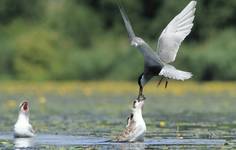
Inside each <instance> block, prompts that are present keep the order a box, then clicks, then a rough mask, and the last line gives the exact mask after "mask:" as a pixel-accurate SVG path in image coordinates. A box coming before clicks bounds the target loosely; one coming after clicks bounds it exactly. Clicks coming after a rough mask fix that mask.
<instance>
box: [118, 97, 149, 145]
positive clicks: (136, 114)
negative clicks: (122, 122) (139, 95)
mask: <svg viewBox="0 0 236 150" xmlns="http://www.w3.org/2000/svg"><path fill="white" fill-rule="evenodd" d="M143 105H144V101H143V100H142V101H140V100H134V102H133V108H132V110H133V111H132V113H131V114H130V116H129V117H128V119H127V125H126V128H125V129H124V131H123V132H122V133H121V134H120V135H119V136H118V137H116V139H115V141H117V142H136V141H139V142H142V141H144V134H145V132H146V124H145V121H144V120H143V116H142V109H143Z"/></svg>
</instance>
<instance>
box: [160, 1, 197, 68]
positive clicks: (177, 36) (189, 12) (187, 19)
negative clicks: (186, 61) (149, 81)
mask: <svg viewBox="0 0 236 150" xmlns="http://www.w3.org/2000/svg"><path fill="white" fill-rule="evenodd" d="M196 4H197V2H196V1H191V2H190V3H189V4H188V5H187V6H186V7H185V8H184V9H183V10H182V11H181V12H180V13H179V14H178V15H177V16H176V17H174V19H172V20H171V22H170V23H169V24H168V25H167V27H166V28H165V29H164V30H163V31H162V33H161V35H160V37H159V39H158V43H157V54H158V55H159V57H160V59H161V60H162V61H163V62H165V63H170V62H173V61H174V60H175V58H176V55H177V52H178V50H179V47H180V45H181V43H182V42H183V40H184V39H185V38H186V36H188V34H189V33H190V32H191V29H192V27H193V20H194V14H195V11H196V8H195V7H196Z"/></svg>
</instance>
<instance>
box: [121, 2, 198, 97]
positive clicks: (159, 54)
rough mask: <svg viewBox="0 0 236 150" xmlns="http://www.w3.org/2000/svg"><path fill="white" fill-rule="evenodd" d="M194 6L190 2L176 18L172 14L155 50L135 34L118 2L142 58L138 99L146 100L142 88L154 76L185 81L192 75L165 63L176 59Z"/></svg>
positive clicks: (190, 23)
mask: <svg viewBox="0 0 236 150" xmlns="http://www.w3.org/2000/svg"><path fill="white" fill-rule="evenodd" d="M195 6H196V1H191V2H190V3H189V4H188V5H187V6H186V7H185V8H184V9H183V10H182V11H181V12H180V13H179V14H178V15H177V16H176V17H174V19H172V20H171V22H170V23H169V24H168V25H167V27H166V28H165V29H164V30H163V31H162V33H161V35H160V37H159V39H158V43H157V50H156V51H154V50H153V49H152V48H151V47H150V46H149V45H148V44H147V43H146V42H145V41H144V40H143V39H142V38H140V37H137V36H136V35H135V33H134V31H133V29H132V26H131V24H130V21H129V19H128V16H127V15H126V13H125V11H124V8H123V7H122V6H121V5H120V3H118V7H119V10H120V13H121V16H122V18H123V21H124V24H125V27H126V30H127V32H128V36H129V41H130V43H131V45H132V46H134V47H136V48H137V49H138V50H139V51H140V52H141V53H142V55H143V57H144V72H143V73H142V74H141V75H140V77H139V79H138V83H139V87H140V88H139V96H138V99H141V98H143V99H145V97H144V95H143V87H144V85H145V84H146V83H147V82H148V81H149V80H150V79H151V78H152V77H153V76H158V75H160V76H163V78H167V79H175V80H186V79H189V78H191V76H192V74H191V73H189V72H185V71H181V70H177V69H176V68H175V67H174V66H172V65H169V64H168V63H170V62H173V61H174V60H175V57H176V55H177V52H178V49H179V46H180V45H181V42H182V41H183V40H184V39H185V37H186V36H187V35H188V34H189V33H190V32H191V28H192V27H193V20H194V13H195V10H196V8H195ZM166 85H167V84H166Z"/></svg>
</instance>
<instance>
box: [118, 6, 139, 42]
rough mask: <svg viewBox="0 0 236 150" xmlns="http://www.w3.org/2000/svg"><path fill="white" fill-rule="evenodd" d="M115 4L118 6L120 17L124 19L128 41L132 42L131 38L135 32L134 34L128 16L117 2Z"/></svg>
mask: <svg viewBox="0 0 236 150" xmlns="http://www.w3.org/2000/svg"><path fill="white" fill-rule="evenodd" d="M117 5H118V7H119V10H120V13H121V16H122V18H123V20H124V23H125V27H126V30H127V32H128V36H129V40H130V42H132V40H133V39H134V38H135V34H134V31H133V28H132V26H131V24H130V21H129V18H128V16H127V15H126V13H125V10H124V8H123V7H122V6H121V5H120V3H119V2H118V3H117Z"/></svg>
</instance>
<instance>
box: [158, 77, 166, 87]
mask: <svg viewBox="0 0 236 150" xmlns="http://www.w3.org/2000/svg"><path fill="white" fill-rule="evenodd" d="M163 79H164V77H161V80H160V81H159V82H158V84H157V86H159V85H160V84H161V82H162V80H163Z"/></svg>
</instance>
